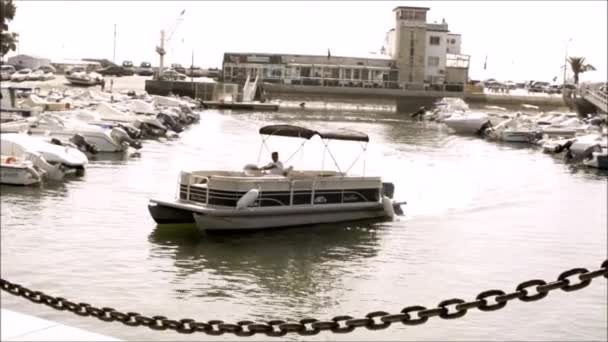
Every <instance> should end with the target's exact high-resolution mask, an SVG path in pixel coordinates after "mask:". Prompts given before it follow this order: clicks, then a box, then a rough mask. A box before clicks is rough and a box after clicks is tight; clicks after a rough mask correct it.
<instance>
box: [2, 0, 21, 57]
mask: <svg viewBox="0 0 608 342" xmlns="http://www.w3.org/2000/svg"><path fill="white" fill-rule="evenodd" d="M15 12H17V7H16V6H15V4H13V0H0V17H1V18H2V26H0V38H1V40H0V56H1V57H4V55H6V54H7V53H8V52H9V51H15V50H16V49H17V37H18V34H17V33H14V32H8V22H9V21H11V20H13V18H14V17H15Z"/></svg>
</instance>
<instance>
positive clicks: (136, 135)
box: [116, 123, 141, 139]
mask: <svg viewBox="0 0 608 342" xmlns="http://www.w3.org/2000/svg"><path fill="white" fill-rule="evenodd" d="M116 126H117V127H118V128H121V129H123V130H124V131H125V132H127V134H128V135H129V138H131V139H141V130H139V129H137V127H135V126H132V125H130V124H124V123H119V124H117V125H116Z"/></svg>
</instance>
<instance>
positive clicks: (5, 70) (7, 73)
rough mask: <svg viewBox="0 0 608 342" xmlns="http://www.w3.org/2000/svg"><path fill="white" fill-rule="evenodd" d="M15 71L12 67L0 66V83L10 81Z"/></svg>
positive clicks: (7, 65)
mask: <svg viewBox="0 0 608 342" xmlns="http://www.w3.org/2000/svg"><path fill="white" fill-rule="evenodd" d="M15 71H17V70H16V69H15V67H14V66H12V65H9V64H3V65H2V66H0V73H1V75H2V77H1V79H2V81H7V80H10V79H11V75H12V74H14V73H15Z"/></svg>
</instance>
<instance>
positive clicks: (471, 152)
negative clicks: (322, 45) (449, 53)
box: [0, 111, 608, 341]
mask: <svg viewBox="0 0 608 342" xmlns="http://www.w3.org/2000/svg"><path fill="white" fill-rule="evenodd" d="M272 123H292V124H303V125H312V126H317V127H318V126H323V127H329V128H338V127H348V128H352V129H357V130H361V131H364V132H367V133H368V134H369V135H370V139H371V143H370V145H369V147H368V150H367V158H366V164H365V166H366V167H367V171H366V174H367V175H372V174H376V175H381V176H383V177H384V179H386V180H390V181H393V182H394V183H395V186H396V192H395V197H396V199H398V200H406V201H407V202H408V204H407V205H406V206H405V208H404V209H405V212H406V216H405V217H401V218H399V220H398V221H395V222H359V223H350V224H341V225H331V226H315V227H306V228H295V229H288V230H278V231H269V232H261V233H254V234H246V235H224V236H203V235H201V234H199V233H198V232H197V231H196V230H195V229H194V228H193V227H188V226H173V227H171V226H169V227H162V228H160V227H156V225H155V223H154V222H153V220H152V219H151V218H150V216H149V214H148V211H147V207H146V205H147V202H148V199H150V198H157V197H161V198H162V197H164V198H171V197H173V196H174V194H175V189H176V180H177V176H178V173H179V171H180V170H182V169H186V168H199V169H224V168H230V169H241V168H242V166H243V165H245V164H247V163H256V162H257V160H258V153H259V151H260V141H261V139H260V137H259V135H258V134H257V130H258V129H259V127H261V126H263V125H265V124H272ZM276 139H278V140H277V141H276V142H274V144H273V141H272V139H271V141H269V149H272V150H278V151H280V152H281V155H282V156H283V159H284V160H285V159H287V157H288V156H289V155H290V154H291V153H292V152H293V151H295V150H296V149H297V147H298V146H299V144H300V142H299V141H293V140H289V139H286V140H285V141H284V140H280V139H284V138H276ZM287 140H289V141H287ZM320 146H321V144H320V142H319V141H315V140H314V139H313V140H311V141H310V142H309V143H308V144H307V145H306V147H305V148H304V151H303V152H298V153H296V154H295V155H294V156H293V157H292V159H290V161H289V162H287V163H286V164H287V165H291V164H294V166H298V165H301V166H302V167H304V166H307V167H319V166H320V162H321V160H323V158H322V153H321V151H322V149H320ZM331 147H333V148H335V149H332V152H334V156H335V158H336V159H337V160H338V161H339V162H340V165H346V166H347V167H348V166H349V165H350V162H351V161H352V160H354V159H355V158H356V157H357V155H358V153H359V150H360V149H359V146H358V144H357V143H354V144H353V143H350V144H348V143H341V142H332V143H331V144H330V148H331ZM268 158H269V153H268V151H267V150H263V151H262V159H261V161H260V163H266V162H267V159H268ZM343 162H344V164H342V163H343ZM332 164H333V162H332V161H331V159H330V158H329V156H326V157H325V165H326V166H328V167H329V166H332ZM362 169H363V164H362V162H361V160H359V162H357V163H355V165H353V168H352V170H351V172H361V171H362ZM607 179H608V177H607V175H606V173H600V172H597V171H593V170H589V169H585V168H576V167H573V166H570V165H566V164H564V163H562V162H561V161H560V160H558V159H555V158H552V157H551V156H548V155H544V154H542V153H541V152H540V151H539V150H537V149H533V148H528V147H521V146H518V145H505V144H495V143H490V142H486V141H483V140H479V139H475V138H468V137H459V136H455V135H450V134H448V132H447V129H446V128H445V127H443V126H440V125H437V124H434V123H424V122H414V121H410V120H409V119H407V118H406V116H403V115H402V116H400V115H397V114H391V113H369V112H367V113H363V112H358V113H357V112H327V111H326V112H316V113H313V112H312V111H289V112H281V113H234V112H224V113H220V112H214V111H208V112H205V113H204V115H203V117H202V119H201V123H200V124H198V125H194V126H192V127H190V128H189V129H188V131H186V132H184V133H183V134H182V136H181V138H179V139H178V140H174V141H162V142H155V141H148V142H146V143H145V144H144V148H143V149H142V150H141V157H139V158H131V159H128V160H122V159H121V158H114V159H108V158H106V159H105V160H97V161H91V163H90V165H89V167H88V169H87V172H86V175H85V176H84V177H83V178H82V179H74V180H70V181H68V182H65V183H62V184H56V185H50V184H47V185H45V186H42V187H40V188H36V187H27V188H21V187H12V186H2V187H1V194H2V196H1V205H2V210H1V211H0V212H1V216H0V219H1V223H2V225H1V228H2V229H1V256H2V258H1V267H2V268H1V271H2V277H3V278H5V279H7V280H9V281H12V282H17V283H20V284H23V285H25V286H27V287H30V288H32V289H35V290H42V291H45V292H47V293H49V294H52V295H57V296H62V297H66V298H68V299H70V300H74V301H84V302H88V303H91V304H93V305H97V306H99V307H101V306H109V307H114V308H116V309H119V310H122V311H125V312H126V311H136V312H140V313H142V314H146V315H149V316H152V315H165V316H168V317H170V318H177V319H179V318H187V317H188V318H195V319H197V320H211V319H221V320H224V321H227V322H235V321H239V320H244V319H251V320H271V319H288V320H294V319H301V318H304V317H314V318H318V319H330V318H331V317H333V316H336V315H351V316H355V317H363V316H364V315H365V314H367V313H368V312H371V311H376V310H383V311H388V312H390V313H398V312H399V311H400V310H401V309H402V308H403V307H405V306H410V305H424V306H427V307H430V306H434V305H436V304H437V303H439V302H440V301H442V300H444V299H449V298H454V297H458V298H463V299H467V300H468V299H473V298H474V297H475V296H476V295H477V294H478V293H479V292H481V291H483V290H487V289H492V288H497V289H502V290H505V291H510V290H514V289H515V287H516V286H517V284H519V283H520V282H522V281H524V280H529V279H533V278H540V279H544V280H547V281H551V280H555V279H556V277H557V276H558V275H559V274H560V273H561V272H562V271H564V270H566V269H570V268H574V267H587V268H592V269H596V268H597V267H599V265H600V263H601V262H602V261H603V260H605V259H606V249H607V209H606V208H607V186H606V185H607ZM1 299H2V306H3V307H5V308H9V309H13V310H16V311H21V312H25V313H30V314H35V315H38V316H41V317H44V318H47V319H51V320H56V321H59V322H62V323H66V324H69V325H73V326H77V327H80V328H84V329H89V330H92V331H95V332H99V333H102V334H106V335H110V336H114V337H117V338H120V339H125V340H234V339H240V338H237V337H235V336H234V335H226V336H207V335H202V334H199V335H194V336H192V335H179V334H176V333H172V332H157V331H152V330H149V329H147V328H141V327H140V328H132V327H127V326H124V325H122V324H120V323H105V322H102V321H99V320H97V319H92V318H81V317H78V316H75V315H73V314H70V313H66V312H60V311H55V310H53V309H50V308H48V307H46V306H39V305H35V304H32V303H30V302H29V301H27V300H25V299H22V298H17V297H14V296H11V295H7V294H5V293H4V292H3V293H2V297H1ZM607 311H608V305H607V282H606V281H605V280H604V279H603V278H601V279H597V280H595V281H594V282H593V283H592V284H591V285H590V286H589V287H587V288H585V289H583V290H580V291H575V292H571V293H566V292H563V291H556V292H552V293H551V294H550V295H549V296H548V297H547V298H545V299H543V300H541V301H538V302H532V303H524V302H519V301H515V302H511V303H510V304H509V305H508V306H507V307H505V308H504V309H502V310H499V311H495V312H487V313H486V312H480V311H477V310H473V311H471V312H469V313H468V314H467V315H466V316H465V317H463V318H460V319H457V320H449V321H447V320H441V319H439V318H433V319H430V320H429V322H427V323H426V324H424V325H421V326H414V327H406V326H403V325H398V324H394V325H392V326H391V327H390V328H388V329H385V330H380V331H369V330H365V329H362V330H361V329H358V330H356V331H355V332H353V333H351V334H344V335H338V334H331V333H322V334H320V335H317V336H312V337H307V338H306V339H307V340H367V341H369V340H383V341H387V340H544V341H546V340H606V339H607V332H606V331H607V328H608V326H607V323H606V322H607V319H608V317H607ZM268 339H269V337H265V336H254V337H250V338H248V339H245V338H243V339H242V340H268ZM283 339H288V340H298V339H303V338H302V337H299V336H297V335H288V336H286V337H284V338H283Z"/></svg>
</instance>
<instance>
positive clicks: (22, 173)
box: [0, 155, 44, 185]
mask: <svg viewBox="0 0 608 342" xmlns="http://www.w3.org/2000/svg"><path fill="white" fill-rule="evenodd" d="M43 176H44V171H42V170H41V169H39V168H37V167H35V166H34V164H33V163H32V162H31V161H29V160H25V159H24V158H23V157H21V156H5V155H0V184H11V185H32V184H38V183H40V182H41V181H42V177H43Z"/></svg>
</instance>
